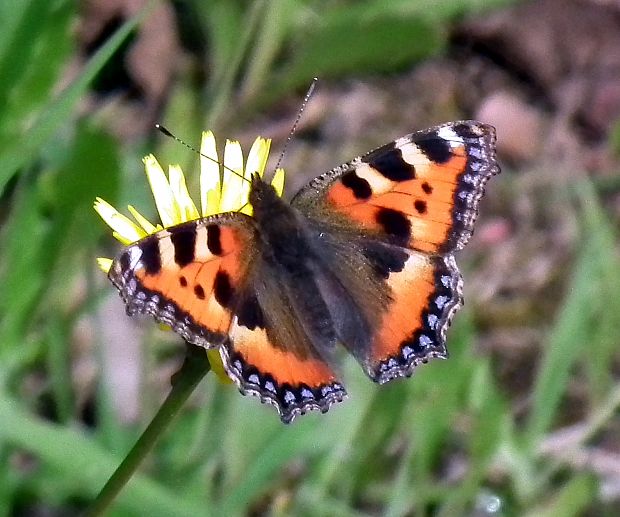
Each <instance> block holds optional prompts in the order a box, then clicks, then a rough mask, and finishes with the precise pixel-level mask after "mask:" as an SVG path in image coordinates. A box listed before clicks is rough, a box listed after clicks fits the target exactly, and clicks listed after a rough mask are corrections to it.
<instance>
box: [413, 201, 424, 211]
mask: <svg viewBox="0 0 620 517" xmlns="http://www.w3.org/2000/svg"><path fill="white" fill-rule="evenodd" d="M413 207H414V208H415V209H416V211H417V212H418V214H425V213H426V208H427V207H426V201H423V200H422V199H416V200H415V201H414V202H413Z"/></svg>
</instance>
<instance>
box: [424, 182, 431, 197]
mask: <svg viewBox="0 0 620 517" xmlns="http://www.w3.org/2000/svg"><path fill="white" fill-rule="evenodd" d="M422 190H423V191H424V193H425V194H432V193H433V187H431V186H430V185H429V184H428V183H427V182H426V181H425V182H424V183H422Z"/></svg>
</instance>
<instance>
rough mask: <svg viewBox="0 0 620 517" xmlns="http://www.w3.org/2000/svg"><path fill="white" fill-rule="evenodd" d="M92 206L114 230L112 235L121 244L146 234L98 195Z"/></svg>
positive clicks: (138, 238)
mask: <svg viewBox="0 0 620 517" xmlns="http://www.w3.org/2000/svg"><path fill="white" fill-rule="evenodd" d="M94 208H95V210H96V212H97V213H98V214H99V215H100V216H101V218H102V219H103V220H104V221H105V222H106V224H107V225H108V226H109V227H110V228H112V230H114V236H115V237H116V238H117V239H118V240H120V241H121V242H123V244H129V243H132V242H135V241H138V240H140V239H142V238H143V237H146V235H147V234H146V232H145V231H144V230H143V229H142V228H140V227H139V226H138V225H137V224H136V223H134V222H133V221H132V220H131V219H129V218H128V217H125V216H124V215H123V214H121V213H119V211H118V210H116V208H114V207H113V206H112V205H111V204H110V203H108V202H107V201H104V200H103V199H101V198H100V197H98V198H96V200H95V204H94Z"/></svg>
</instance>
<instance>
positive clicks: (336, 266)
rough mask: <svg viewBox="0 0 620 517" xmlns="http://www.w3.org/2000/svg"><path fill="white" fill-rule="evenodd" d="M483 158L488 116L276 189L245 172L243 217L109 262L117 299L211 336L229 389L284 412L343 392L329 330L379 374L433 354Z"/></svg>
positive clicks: (187, 331)
mask: <svg viewBox="0 0 620 517" xmlns="http://www.w3.org/2000/svg"><path fill="white" fill-rule="evenodd" d="M498 172H499V167H498V166H497V163H496V161H495V130H494V129H493V127H491V126H488V125H485V124H481V123H479V122H475V121H461V122H450V123H447V124H443V125H440V126H437V127H433V128H431V129H427V130H425V131H418V132H416V133H412V134H410V135H407V136H404V137H402V138H399V139H398V140H396V141H394V142H392V143H390V144H387V145H384V146H383V147H380V148H378V149H376V150H374V151H372V152H370V153H368V154H366V155H364V156H361V157H358V158H355V159H354V160H353V161H351V162H349V163H346V164H344V165H341V166H339V167H336V168H335V169H333V170H331V171H329V172H327V173H326V174H323V175H322V176H319V177H318V178H315V179H313V180H312V181H310V183H308V184H307V185H306V186H305V187H303V188H302V189H301V190H300V191H299V192H298V193H297V194H296V195H295V197H294V198H293V200H292V201H291V202H290V204H289V203H286V202H285V201H283V200H282V199H281V198H280V197H278V196H277V195H276V193H275V191H274V189H273V188H272V187H271V186H270V185H269V184H267V183H265V182H264V181H263V180H262V179H261V178H260V177H259V176H258V175H255V176H254V177H253V178H252V182H251V191H250V196H249V202H250V203H251V204H252V207H253V209H254V214H253V216H252V217H250V216H247V215H245V214H242V213H239V212H229V213H224V214H219V215H214V216H210V217H205V218H202V219H199V220H196V221H191V222H188V223H183V224H179V225H178V226H174V227H171V228H168V229H165V230H162V231H160V232H158V233H156V234H153V235H150V236H148V237H145V238H144V239H142V240H140V241H138V242H136V243H134V244H132V245H130V246H128V247H126V248H125V249H124V250H123V251H122V252H121V253H120V255H119V256H118V257H117V258H116V260H115V261H114V263H113V265H112V267H111V269H110V272H109V277H110V279H111V280H112V282H113V283H114V285H116V287H117V288H118V289H119V291H120V293H121V295H122V297H123V299H124V301H125V303H126V304H127V312H128V314H135V313H148V314H151V315H153V316H154V317H155V319H156V320H158V321H160V322H163V323H165V324H167V325H169V326H171V327H172V328H173V329H174V330H175V331H176V332H177V333H178V334H180V335H181V336H182V337H183V338H184V339H185V340H187V341H188V342H190V343H194V344H196V345H200V346H203V347H206V348H216V347H217V348H219V351H220V354H221V357H222V360H223V363H224V366H225V368H226V371H227V373H228V375H229V376H230V377H231V379H232V380H233V381H234V382H235V383H236V384H237V385H238V387H239V390H240V391H241V392H242V393H243V394H248V393H249V394H251V395H256V396H258V397H260V399H261V401H262V402H269V403H272V404H273V405H275V406H276V408H277V410H278V412H279V414H280V417H281V419H282V421H284V422H286V423H289V422H291V421H292V420H293V419H294V418H295V417H296V416H297V415H299V414H303V413H305V412H306V411H307V410H310V409H320V410H321V411H323V412H325V411H327V410H328V409H329V407H330V406H331V405H332V404H333V403H334V402H340V401H342V399H343V398H344V397H345V396H346V392H345V389H344V387H343V386H342V384H341V383H340V380H339V379H338V376H337V375H336V370H335V368H334V353H335V351H336V345H337V344H338V343H341V344H342V345H343V346H344V347H345V348H346V350H347V351H348V352H349V353H351V354H352V355H353V356H354V357H355V359H356V360H357V361H358V362H359V363H360V364H361V366H362V368H363V369H364V371H365V372H366V373H367V374H368V376H369V377H370V378H371V379H372V380H373V381H375V382H378V383H379V384H383V383H385V382H388V381H391V380H393V379H396V378H398V377H408V376H410V375H411V374H412V372H413V370H414V369H415V367H416V366H417V365H418V364H420V363H425V362H427V361H428V360H429V359H430V358H433V357H440V358H446V357H447V355H448V353H447V351H446V347H445V334H446V329H447V327H448V326H449V325H450V321H451V319H452V316H453V315H454V313H455V312H456V310H457V309H458V308H459V307H460V306H461V303H462V294H461V286H462V280H461V276H460V274H459V270H458V268H457V266H456V263H455V260H454V255H453V253H454V252H455V251H457V250H460V249H461V248H463V246H465V244H466V243H467V241H468V240H469V238H470V236H471V234H472V231H473V227H474V221H475V219H476V215H477V211H478V202H479V201H480V198H481V197H482V195H483V193H484V185H485V183H486V182H487V180H488V179H489V178H490V177H491V176H492V175H493V174H497V173H498Z"/></svg>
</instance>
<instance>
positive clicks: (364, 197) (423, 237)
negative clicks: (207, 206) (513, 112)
mask: <svg viewBox="0 0 620 517" xmlns="http://www.w3.org/2000/svg"><path fill="white" fill-rule="evenodd" d="M494 145H495V130H494V129H493V128H492V127H491V126H488V125H485V124H481V123H479V122H475V121H461V122H451V123H448V124H444V125H441V126H437V127H434V128H431V129H427V130H425V131H419V132H417V133H412V134H410V135H407V136H404V137H402V138H399V139H398V140H395V141H394V142H391V143H390V144H387V145H385V146H383V147H380V148H378V149H376V150H374V151H371V152H370V153H368V154H366V155H364V156H361V157H359V158H356V159H355V160H353V161H351V162H349V163H347V164H344V165H341V166H340V167H337V168H335V169H333V170H332V171H330V172H328V173H327V174H324V175H323V176H319V177H318V178H316V179H314V180H312V181H311V182H310V183H309V184H308V185H307V186H306V187H304V188H303V189H302V190H301V191H300V192H299V193H298V194H297V195H296V196H295V198H294V199H293V201H292V205H293V206H295V207H296V208H298V209H299V210H301V211H302V212H303V213H305V214H306V215H308V216H309V217H311V218H319V219H325V218H328V219H329V220H330V223H331V224H332V225H333V226H340V227H342V228H348V227H349V226H350V225H351V224H357V225H359V226H361V227H362V228H363V229H364V230H366V231H367V232H370V233H371V234H374V235H375V236H378V237H381V238H384V239H386V240H387V241H389V242H390V243H392V244H395V245H399V246H402V247H407V248H410V249H415V250H418V251H422V252H425V253H432V254H442V253H447V252H450V251H453V250H458V249H461V248H462V247H463V246H464V245H465V244H466V243H467V241H468V240H469V238H470V236H471V233H472V231H473V225H474V221H475V218H476V215H477V210H478V202H479V200H480V198H481V197H482V195H483V193H484V185H485V183H486V182H487V180H488V179H489V178H490V177H491V176H492V175H493V174H496V173H497V172H499V169H498V167H497V164H496V163H495V148H494Z"/></svg>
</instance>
